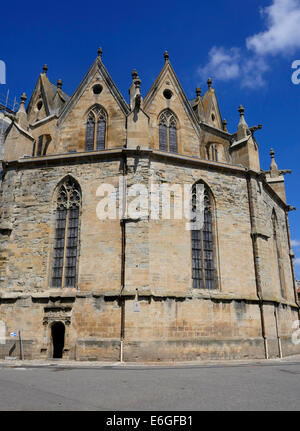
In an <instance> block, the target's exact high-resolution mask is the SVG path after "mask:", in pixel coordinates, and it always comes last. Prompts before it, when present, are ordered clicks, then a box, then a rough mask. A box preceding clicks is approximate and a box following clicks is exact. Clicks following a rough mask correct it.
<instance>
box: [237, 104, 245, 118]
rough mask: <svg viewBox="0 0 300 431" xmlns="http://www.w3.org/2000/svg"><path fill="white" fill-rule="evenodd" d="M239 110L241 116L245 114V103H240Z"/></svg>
mask: <svg viewBox="0 0 300 431" xmlns="http://www.w3.org/2000/svg"><path fill="white" fill-rule="evenodd" d="M238 111H239V113H240V116H242V115H244V112H245V108H244V107H243V105H240V106H239V109H238Z"/></svg>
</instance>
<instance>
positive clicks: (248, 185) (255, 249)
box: [246, 174, 269, 359]
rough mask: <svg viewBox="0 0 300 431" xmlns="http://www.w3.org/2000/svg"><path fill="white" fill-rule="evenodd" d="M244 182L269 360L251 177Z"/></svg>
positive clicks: (262, 324) (257, 286) (263, 330)
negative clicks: (245, 184) (245, 183)
mask: <svg viewBox="0 0 300 431" xmlns="http://www.w3.org/2000/svg"><path fill="white" fill-rule="evenodd" d="M246 180H247V190H248V201H249V212H250V223H251V239H252V247H253V259H254V270H255V281H256V294H257V297H258V305H259V311H260V319H261V330H262V337H263V340H264V348H265V358H266V359H269V353H268V340H267V337H266V330H265V317H264V309H263V299H262V289H261V279H260V273H259V268H258V259H259V255H258V246H257V233H256V229H255V219H254V205H253V194H252V188H251V176H250V174H247V175H246Z"/></svg>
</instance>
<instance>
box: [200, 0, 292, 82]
mask: <svg viewBox="0 0 300 431" xmlns="http://www.w3.org/2000/svg"><path fill="white" fill-rule="evenodd" d="M261 16H262V18H263V19H264V20H265V22H266V27H267V28H266V30H265V31H263V32H260V33H257V34H254V35H253V36H250V37H248V38H247V39H246V41H245V47H244V48H238V47H232V48H224V47H222V46H220V47H217V46H214V47H212V48H211V50H210V51H209V54H208V63H207V64H206V65H205V66H203V67H200V68H199V69H198V74H199V75H200V76H201V77H202V78H203V79H206V78H208V76H211V77H212V78H215V79H217V80H220V81H229V80H233V79H236V80H239V82H240V85H241V87H249V88H260V87H262V86H263V85H264V84H265V81H264V74H265V72H266V71H267V70H268V69H269V68H270V67H269V61H270V55H275V54H283V55H284V54H287V53H289V52H293V51H295V50H296V49H297V48H298V49H300V0H273V3H272V4H271V5H270V6H268V7H265V8H263V9H261Z"/></svg>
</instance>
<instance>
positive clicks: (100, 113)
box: [85, 105, 107, 151]
mask: <svg viewBox="0 0 300 431" xmlns="http://www.w3.org/2000/svg"><path fill="white" fill-rule="evenodd" d="M106 124H107V114H106V111H105V109H104V108H103V107H102V106H100V105H96V106H94V107H93V108H92V109H91V110H90V111H89V113H88V117H87V122H86V136H85V149H86V151H93V150H104V149H105V140H106V139H105V138H106Z"/></svg>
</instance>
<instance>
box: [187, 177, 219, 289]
mask: <svg viewBox="0 0 300 431" xmlns="http://www.w3.org/2000/svg"><path fill="white" fill-rule="evenodd" d="M196 200H197V196H196V185H194V187H193V189H192V205H193V214H195V211H196V210H197V211H199V210H201V208H200V209H199V208H196ZM203 202H204V214H203V226H200V227H201V228H200V229H197V230H192V231H191V240H192V280H193V288H194V289H216V288H217V279H216V266H215V245H214V231H213V214H212V198H211V195H210V192H209V190H208V188H207V187H206V186H204V201H203Z"/></svg>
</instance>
